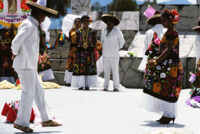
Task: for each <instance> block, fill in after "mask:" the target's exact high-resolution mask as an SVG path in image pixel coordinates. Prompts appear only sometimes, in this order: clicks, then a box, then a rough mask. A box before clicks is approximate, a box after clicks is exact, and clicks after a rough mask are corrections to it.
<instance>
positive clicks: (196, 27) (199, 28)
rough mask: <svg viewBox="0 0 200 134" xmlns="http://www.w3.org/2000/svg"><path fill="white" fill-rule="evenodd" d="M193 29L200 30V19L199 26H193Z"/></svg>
mask: <svg viewBox="0 0 200 134" xmlns="http://www.w3.org/2000/svg"><path fill="white" fill-rule="evenodd" d="M192 29H193V30H196V31H200V21H199V22H198V26H194V27H192Z"/></svg>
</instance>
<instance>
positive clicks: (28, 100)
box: [15, 69, 49, 127]
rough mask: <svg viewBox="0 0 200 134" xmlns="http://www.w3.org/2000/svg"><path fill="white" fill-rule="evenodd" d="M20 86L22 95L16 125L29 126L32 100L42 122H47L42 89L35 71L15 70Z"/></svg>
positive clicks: (47, 117)
mask: <svg viewBox="0 0 200 134" xmlns="http://www.w3.org/2000/svg"><path fill="white" fill-rule="evenodd" d="M16 72H17V74H18V77H19V80H20V82H21V86H22V94H21V100H20V105H19V110H18V113H17V119H16V121H15V123H16V124H18V125H22V126H27V127H28V126H29V123H30V115H31V110H32V106H33V100H35V103H36V105H37V107H38V110H39V112H40V116H41V119H42V121H43V122H44V121H48V120H49V116H48V114H47V107H46V104H45V99H44V89H43V87H42V85H41V83H40V81H39V77H38V72H37V70H31V69H17V70H16Z"/></svg>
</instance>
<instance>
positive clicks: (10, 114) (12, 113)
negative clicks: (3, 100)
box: [6, 107, 17, 123]
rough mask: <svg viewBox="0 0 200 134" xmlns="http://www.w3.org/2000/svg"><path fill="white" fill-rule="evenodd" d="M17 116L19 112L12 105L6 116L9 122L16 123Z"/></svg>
mask: <svg viewBox="0 0 200 134" xmlns="http://www.w3.org/2000/svg"><path fill="white" fill-rule="evenodd" d="M16 118H17V112H16V111H15V110H14V109H13V108H12V107H10V108H9V110H8V115H7V118H6V120H7V122H8V123H14V121H15V120H16Z"/></svg>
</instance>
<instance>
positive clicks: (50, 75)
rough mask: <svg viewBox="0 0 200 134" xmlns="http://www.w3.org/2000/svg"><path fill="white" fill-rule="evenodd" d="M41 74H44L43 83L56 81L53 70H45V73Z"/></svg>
mask: <svg viewBox="0 0 200 134" xmlns="http://www.w3.org/2000/svg"><path fill="white" fill-rule="evenodd" d="M39 74H44V75H43V76H42V80H43V81H47V80H53V79H55V77H54V74H53V71H52V69H51V68H50V69H47V70H44V71H41V72H39Z"/></svg>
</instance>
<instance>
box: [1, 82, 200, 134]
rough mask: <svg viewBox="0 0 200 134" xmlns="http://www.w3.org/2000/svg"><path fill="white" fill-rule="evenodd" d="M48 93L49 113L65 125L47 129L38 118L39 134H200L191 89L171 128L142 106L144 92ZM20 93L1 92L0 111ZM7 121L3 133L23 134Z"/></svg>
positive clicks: (65, 89)
mask: <svg viewBox="0 0 200 134" xmlns="http://www.w3.org/2000/svg"><path fill="white" fill-rule="evenodd" d="M45 93H46V100H47V103H48V107H49V109H50V111H49V112H50V113H51V115H53V116H54V117H55V119H56V120H57V121H59V122H61V123H63V126H61V127H54V128H43V127H42V126H41V124H40V123H39V122H40V121H39V117H37V118H36V121H35V123H34V124H31V127H32V128H34V133H35V134H40V133H41V134H46V133H47V134H148V133H149V132H152V131H157V130H160V129H173V128H176V129H178V130H181V131H186V132H189V133H193V134H200V126H199V124H200V109H195V108H191V107H189V106H187V105H186V104H185V101H186V100H187V99H188V97H189V89H186V90H183V91H182V92H181V95H180V98H179V100H178V117H177V119H176V120H175V123H174V124H172V123H171V124H169V125H160V124H158V123H157V122H156V121H155V120H157V119H159V118H160V115H157V114H155V113H151V112H147V111H144V110H143V109H141V108H140V107H139V104H140V100H141V99H142V95H143V93H142V90H141V89H126V88H121V92H104V91H100V88H94V89H92V90H91V91H79V90H76V89H74V88H69V87H65V86H63V87H62V88H61V89H50V90H45ZM20 94H21V91H20V90H15V89H8V90H0V112H1V110H2V108H3V105H4V103H5V102H10V101H11V100H18V99H20ZM36 114H37V115H38V113H36ZM5 120H6V118H5V117H4V116H0V134H13V133H14V134H19V133H21V132H20V131H18V130H17V129H14V128H13V124H8V123H5ZM167 134H171V133H167ZM181 134H184V133H181Z"/></svg>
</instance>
